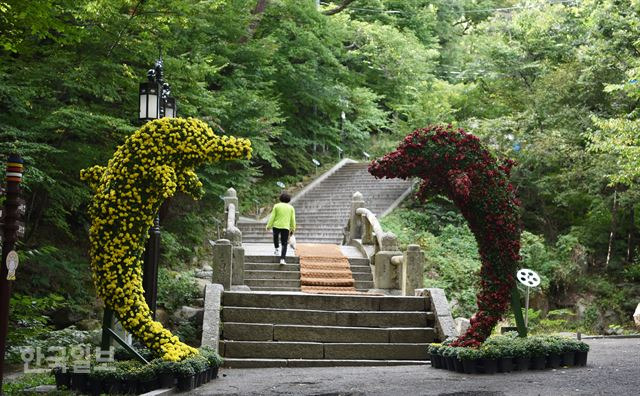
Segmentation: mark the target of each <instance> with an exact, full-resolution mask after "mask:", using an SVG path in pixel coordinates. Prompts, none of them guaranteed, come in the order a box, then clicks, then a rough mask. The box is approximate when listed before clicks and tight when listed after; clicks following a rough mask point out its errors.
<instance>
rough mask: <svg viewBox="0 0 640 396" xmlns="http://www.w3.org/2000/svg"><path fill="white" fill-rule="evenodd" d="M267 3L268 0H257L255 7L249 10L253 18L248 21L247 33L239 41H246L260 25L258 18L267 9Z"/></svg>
mask: <svg viewBox="0 0 640 396" xmlns="http://www.w3.org/2000/svg"><path fill="white" fill-rule="evenodd" d="M268 5H269V0H258V2H257V3H256V6H255V8H254V9H253V11H251V15H253V20H252V21H251V23H249V27H248V28H247V35H246V36H244V37H242V38H240V43H246V42H247V41H249V39H251V37H253V35H254V33H255V32H256V30H258V26H260V19H261V17H262V14H264V11H265V10H266V9H267V6H268Z"/></svg>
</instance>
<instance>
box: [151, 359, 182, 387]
mask: <svg viewBox="0 0 640 396" xmlns="http://www.w3.org/2000/svg"><path fill="white" fill-rule="evenodd" d="M153 364H154V365H155V366H156V373H157V375H158V382H159V386H160V388H165V389H166V388H173V386H174V385H175V382H176V377H177V367H178V365H179V364H180V363H177V362H171V361H167V360H158V361H154V362H153Z"/></svg>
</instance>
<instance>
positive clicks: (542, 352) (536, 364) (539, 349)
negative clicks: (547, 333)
mask: <svg viewBox="0 0 640 396" xmlns="http://www.w3.org/2000/svg"><path fill="white" fill-rule="evenodd" d="M526 348H527V349H528V350H529V353H530V354H531V368H532V369H534V370H544V368H545V367H546V366H547V349H546V347H545V344H544V341H543V340H542V339H541V338H538V337H530V338H527V341H526Z"/></svg>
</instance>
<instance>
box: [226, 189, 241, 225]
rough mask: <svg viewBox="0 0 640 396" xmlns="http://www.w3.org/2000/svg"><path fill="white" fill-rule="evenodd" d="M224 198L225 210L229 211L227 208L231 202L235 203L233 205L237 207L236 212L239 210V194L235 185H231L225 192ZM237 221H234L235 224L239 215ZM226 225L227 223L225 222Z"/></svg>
mask: <svg viewBox="0 0 640 396" xmlns="http://www.w3.org/2000/svg"><path fill="white" fill-rule="evenodd" d="M222 200H223V201H224V212H225V213H226V212H227V209H228V208H229V205H230V204H233V206H234V207H235V208H236V209H235V210H236V212H237V211H238V194H237V193H236V190H235V189H234V188H233V187H229V189H228V190H227V191H226V192H225V193H224V195H223V196H222ZM235 219H236V221H235V222H234V225H235V224H236V223H237V222H238V216H235ZM225 227H226V224H225Z"/></svg>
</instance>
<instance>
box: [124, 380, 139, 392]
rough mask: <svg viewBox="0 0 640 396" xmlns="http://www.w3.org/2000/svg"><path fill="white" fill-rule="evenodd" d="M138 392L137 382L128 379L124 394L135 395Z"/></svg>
mask: <svg viewBox="0 0 640 396" xmlns="http://www.w3.org/2000/svg"><path fill="white" fill-rule="evenodd" d="M137 391H138V380H136V379H128V380H126V381H125V390H124V392H125V393H126V394H128V395H135V394H136V392H137Z"/></svg>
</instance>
